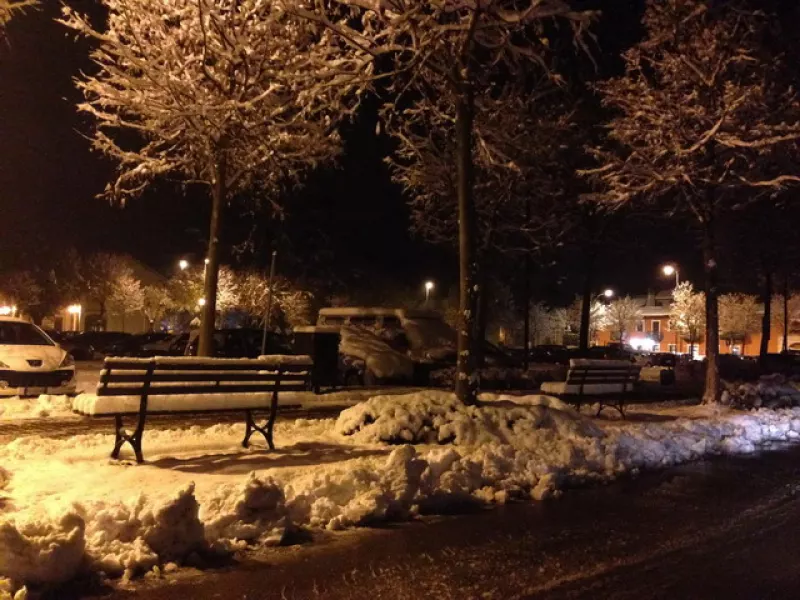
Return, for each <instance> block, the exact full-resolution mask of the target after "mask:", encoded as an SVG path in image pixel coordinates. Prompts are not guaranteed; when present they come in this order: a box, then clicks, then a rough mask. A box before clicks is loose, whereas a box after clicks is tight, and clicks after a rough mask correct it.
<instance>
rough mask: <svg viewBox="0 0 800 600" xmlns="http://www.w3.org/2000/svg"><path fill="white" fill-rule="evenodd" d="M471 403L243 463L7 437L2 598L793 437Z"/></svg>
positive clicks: (727, 420)
mask: <svg viewBox="0 0 800 600" xmlns="http://www.w3.org/2000/svg"><path fill="white" fill-rule="evenodd" d="M484 400H485V401H484V402H483V403H482V404H481V405H480V406H473V407H467V406H463V405H461V404H460V403H458V402H457V401H456V400H455V398H454V397H453V396H452V395H451V394H449V393H444V392H435V391H426V392H421V393H415V394H409V395H405V396H391V397H375V398H372V399H370V400H368V401H366V402H363V403H361V404H359V405H357V406H355V407H353V408H350V409H348V410H346V411H344V412H343V413H342V414H341V416H340V417H339V419H338V420H336V421H333V420H327V421H303V420H298V421H295V422H279V423H278V424H277V425H276V429H277V437H278V439H280V440H283V446H282V448H280V449H279V450H278V451H277V452H275V453H264V452H257V451H243V450H242V449H241V448H240V447H239V446H238V444H239V442H240V440H241V427H240V426H238V425H229V424H218V425H214V426H213V427H192V428H189V429H185V430H153V431H152V432H148V435H147V436H145V445H146V446H147V454H148V456H149V457H151V462H150V463H148V464H145V465H143V466H140V467H126V466H124V465H122V464H118V463H114V462H109V461H108V459H107V458H106V456H107V452H108V449H109V447H110V446H111V441H112V436H109V435H100V434H91V435H82V436H75V437H72V438H68V439H50V438H42V437H39V436H29V437H24V438H20V439H18V440H15V441H14V442H11V443H9V444H7V445H6V446H5V447H3V448H0V464H2V465H3V469H4V470H3V471H2V472H0V482H4V486H5V487H4V491H3V495H4V496H5V497H6V500H7V502H6V504H4V505H3V508H2V511H3V512H2V513H0V590H2V589H3V588H4V586H5V588H7V589H12V590H13V589H16V588H18V587H19V586H20V585H21V584H23V583H33V584H58V583H60V582H63V581H66V580H69V579H71V578H73V577H75V576H76V575H77V574H79V573H82V572H86V571H103V572H106V573H108V574H109V575H122V574H125V575H126V576H132V575H135V574H137V573H142V572H145V571H147V570H149V569H153V568H154V567H156V566H160V567H163V566H164V565H165V564H170V565H171V564H172V563H178V564H181V563H184V562H187V561H192V560H195V559H194V558H192V557H198V556H202V555H204V554H206V553H218V552H231V551H240V550H242V549H245V548H247V547H248V546H250V545H254V544H257V545H264V544H267V545H268V544H277V543H280V542H281V541H282V540H283V539H284V538H285V536H286V533H287V532H288V531H290V530H291V529H292V528H294V527H312V528H327V529H341V528H344V527H352V526H358V525H365V524H370V523H375V522H380V521H385V520H390V519H405V518H409V517H410V516H413V515H415V514H418V513H420V512H435V511H440V510H444V509H447V507H449V506H451V505H452V504H454V503H457V504H459V505H460V504H463V503H464V502H475V503H502V502H506V501H508V500H510V499H515V498H518V499H528V498H532V499H536V500H540V499H544V498H547V497H550V496H557V495H559V494H560V493H562V492H563V491H564V490H565V489H567V488H569V487H570V486H573V485H576V484H580V483H583V482H587V481H605V480H609V479H612V478H615V477H617V476H619V475H620V474H623V473H630V472H636V471H638V470H640V469H649V468H660V467H664V466H669V465H673V464H678V463H681V462H685V461H688V460H694V459H698V458H702V457H704V456H708V455H710V454H737V453H748V452H753V451H755V450H756V449H757V448H759V447H764V446H765V445H768V444H770V443H772V442H785V441H794V440H797V439H800V408H797V409H786V410H779V411H768V410H757V411H752V412H749V413H737V412H734V411H731V410H729V409H721V410H720V411H719V413H718V414H711V413H708V412H706V413H705V414H704V415H703V416H702V418H695V419H688V418H682V419H678V420H676V421H673V422H668V423H645V424H641V423H638V424H637V423H630V422H615V423H613V424H612V425H609V426H607V427H606V428H605V429H601V428H599V427H597V425H596V424H595V423H594V422H593V421H592V420H590V419H587V418H585V417H583V416H581V415H578V414H577V413H575V412H574V411H572V410H571V409H570V408H568V407H566V406H565V405H564V404H563V403H561V402H560V401H558V400H556V399H554V398H549V397H546V396H530V397H526V398H511V397H507V396H491V397H484ZM2 577H5V578H8V579H9V580H13V581H14V582H15V583H14V584H13V585H10V584H9V583H8V582H5V583H3V581H2Z"/></svg>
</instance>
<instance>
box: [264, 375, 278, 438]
mask: <svg viewBox="0 0 800 600" xmlns="http://www.w3.org/2000/svg"><path fill="white" fill-rule="evenodd" d="M277 414H278V390H275V391H274V392H273V393H272V401H271V402H270V406H269V421H267V433H266V435H265V437H266V438H267V444H269V449H270V450H275V444H273V443H272V427H273V426H274V425H275V417H276V415H277Z"/></svg>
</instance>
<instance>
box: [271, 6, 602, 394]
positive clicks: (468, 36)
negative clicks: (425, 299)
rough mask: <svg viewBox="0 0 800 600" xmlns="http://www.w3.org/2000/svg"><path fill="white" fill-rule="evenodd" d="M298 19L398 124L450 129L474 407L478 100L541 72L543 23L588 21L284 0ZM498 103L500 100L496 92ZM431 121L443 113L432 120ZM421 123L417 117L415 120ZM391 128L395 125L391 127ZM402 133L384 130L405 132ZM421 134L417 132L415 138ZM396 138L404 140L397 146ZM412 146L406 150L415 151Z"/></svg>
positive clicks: (544, 11)
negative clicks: (337, 49)
mask: <svg viewBox="0 0 800 600" xmlns="http://www.w3.org/2000/svg"><path fill="white" fill-rule="evenodd" d="M284 2H285V3H287V4H291V5H293V6H294V10H295V11H296V12H297V13H298V14H302V15H303V16H305V17H307V18H308V19H309V20H310V21H312V22H316V23H321V24H324V25H325V26H327V27H328V28H329V29H330V30H331V31H334V32H336V34H337V35H338V38H339V40H341V41H342V42H343V43H345V44H346V45H347V48H348V49H349V50H350V54H351V56H353V57H354V58H355V60H356V61H358V60H363V61H365V62H367V63H368V74H370V75H373V76H374V77H373V83H375V84H376V87H379V88H380V91H381V94H382V95H383V97H385V98H389V100H388V102H387V106H391V107H393V110H392V114H394V115H397V116H398V119H401V118H402V119H408V120H410V121H412V122H413V121H414V120H415V118H421V122H422V123H423V124H424V123H425V122H426V121H431V119H433V120H432V121H431V123H432V126H433V127H435V128H436V130H433V129H431V131H430V132H429V133H430V135H431V136H432V137H433V139H434V143H435V142H436V140H437V139H438V140H442V139H444V138H445V137H446V136H445V135H442V131H441V128H447V129H448V130H455V135H454V137H453V140H454V142H455V146H454V148H455V153H454V154H453V156H452V159H453V164H451V165H450V169H449V170H450V171H454V172H455V173H456V177H455V190H456V196H455V197H456V199H457V202H455V203H454V206H457V209H458V210H457V212H458V225H459V227H458V242H459V243H458V248H459V272H460V302H459V313H460V323H459V326H458V365H457V375H456V378H455V382H456V386H455V387H456V394H457V396H458V397H459V399H461V400H462V401H464V402H466V403H474V402H475V401H476V391H477V383H478V378H477V376H476V374H475V360H474V359H475V356H474V354H475V352H474V350H475V348H476V344H475V340H474V338H475V336H474V333H475V327H474V320H475V316H476V312H477V311H476V309H477V302H476V300H477V298H476V296H477V293H478V292H479V291H480V286H479V284H478V282H477V280H476V278H477V276H478V273H479V263H478V257H477V255H476V245H477V243H478V239H479V237H480V232H478V231H477V228H476V227H477V225H476V221H477V219H476V206H475V196H474V179H475V169H474V156H475V151H476V139H475V136H474V131H475V126H474V124H475V117H476V99H481V98H484V95H485V94H490V93H491V91H492V90H495V91H497V92H501V90H498V82H499V81H500V80H501V79H502V78H505V79H506V80H511V79H517V80H523V79H524V78H525V75H524V71H525V69H526V67H528V66H530V65H536V66H537V67H538V66H544V65H545V64H546V63H545V61H544V60H543V55H544V54H546V46H547V40H546V32H545V31H544V29H545V23H551V22H553V21H554V20H555V19H559V20H561V19H563V20H565V21H567V22H568V23H569V24H571V25H572V26H574V27H575V29H576V30H578V31H579V30H580V29H582V28H583V26H585V25H586V24H587V23H588V22H589V19H590V15H589V14H588V13H578V12H575V11H573V10H572V9H571V8H570V6H569V4H567V3H566V2H564V1H563V0H526V1H523V2H520V1H518V0H486V1H484V2H480V3H476V2H408V1H406V0H381V1H375V0H332V1H330V2H323V1H322V0H284ZM498 95H500V94H499V93H498ZM437 113H440V114H438V115H437ZM417 116H419V117H417ZM387 121H388V123H389V124H390V125H391V124H392V123H393V122H394V120H393V119H391V118H390V119H387ZM404 130H405V128H400V129H396V128H390V133H391V132H393V131H394V132H399V135H400V136H402V132H403V131H404ZM420 134H421V135H422V132H420ZM400 139H402V138H400ZM413 147H414V144H413V142H412V143H411V144H410V148H413Z"/></svg>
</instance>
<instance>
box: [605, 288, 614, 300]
mask: <svg viewBox="0 0 800 600" xmlns="http://www.w3.org/2000/svg"><path fill="white" fill-rule="evenodd" d="M603 296H605V297H606V298H613V297H614V290H612V289H611V288H609V289H607V290H603Z"/></svg>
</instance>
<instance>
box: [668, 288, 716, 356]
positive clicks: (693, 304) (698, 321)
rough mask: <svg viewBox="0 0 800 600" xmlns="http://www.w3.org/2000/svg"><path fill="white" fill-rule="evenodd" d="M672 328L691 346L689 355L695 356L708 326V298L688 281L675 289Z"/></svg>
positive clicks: (670, 319)
mask: <svg viewBox="0 0 800 600" xmlns="http://www.w3.org/2000/svg"><path fill="white" fill-rule="evenodd" d="M669 322H670V327H671V328H672V329H674V330H675V331H677V332H678V333H680V334H681V335H682V336H683V339H684V340H686V342H688V344H689V355H690V356H692V357H693V356H694V346H695V344H696V343H697V342H699V341H700V337H701V336H702V334H703V329H704V328H705V326H706V298H705V294H704V293H703V292H695V291H694V287H693V286H692V284H691V283H690V282H688V281H684V282H683V283H681V284H680V285H678V286H677V287H676V288H675V291H674V292H673V294H672V304H670V307H669ZM708 352H709V351H708V349H706V354H708Z"/></svg>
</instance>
